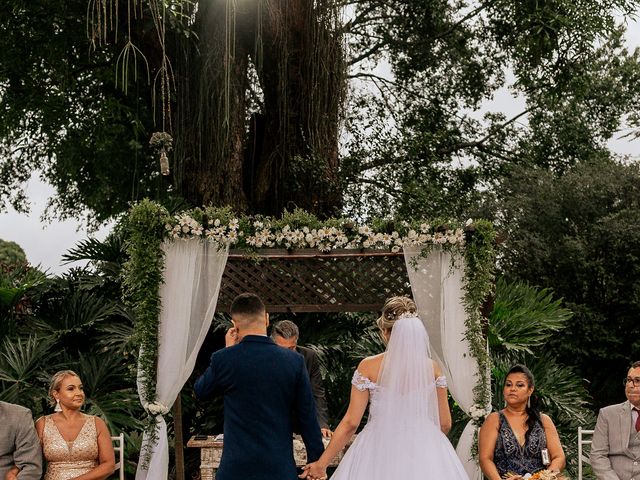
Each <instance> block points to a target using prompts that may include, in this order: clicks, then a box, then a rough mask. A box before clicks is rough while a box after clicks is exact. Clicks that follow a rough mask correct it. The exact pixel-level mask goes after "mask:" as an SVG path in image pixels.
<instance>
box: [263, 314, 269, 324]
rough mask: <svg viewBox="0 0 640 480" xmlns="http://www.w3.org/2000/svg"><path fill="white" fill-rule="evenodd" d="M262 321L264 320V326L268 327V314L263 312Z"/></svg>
mask: <svg viewBox="0 0 640 480" xmlns="http://www.w3.org/2000/svg"><path fill="white" fill-rule="evenodd" d="M264 320H265V323H266V325H265V326H266V327H268V326H269V312H265V313H264Z"/></svg>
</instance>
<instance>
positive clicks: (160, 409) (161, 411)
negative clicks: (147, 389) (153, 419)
mask: <svg viewBox="0 0 640 480" xmlns="http://www.w3.org/2000/svg"><path fill="white" fill-rule="evenodd" d="M144 409H145V410H146V411H147V412H149V414H150V415H154V416H155V415H166V414H167V413H169V407H167V406H166V405H163V404H162V403H160V402H153V403H145V404H144Z"/></svg>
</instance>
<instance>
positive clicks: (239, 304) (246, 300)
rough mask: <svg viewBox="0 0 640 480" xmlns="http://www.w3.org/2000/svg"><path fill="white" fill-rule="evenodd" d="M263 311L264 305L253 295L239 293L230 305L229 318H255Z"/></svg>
mask: <svg viewBox="0 0 640 480" xmlns="http://www.w3.org/2000/svg"><path fill="white" fill-rule="evenodd" d="M265 311H266V309H265V307H264V303H262V300H260V297H259V296H258V295H256V294H255V293H241V294H240V295H238V296H237V297H236V298H234V299H233V302H232V303H231V317H255V316H258V315H263V314H264V313H265Z"/></svg>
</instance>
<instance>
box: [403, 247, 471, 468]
mask: <svg viewBox="0 0 640 480" xmlns="http://www.w3.org/2000/svg"><path fill="white" fill-rule="evenodd" d="M421 250H422V247H420V246H405V247H404V258H405V262H406V265H407V272H408V275H409V281H410V282H411V292H412V294H413V299H414V301H415V302H416V305H417V307H418V313H419V315H420V318H421V319H422V321H423V322H424V323H425V326H426V328H427V332H428V333H429V337H430V340H431V344H432V353H435V356H437V357H438V358H437V360H438V361H439V362H440V363H441V364H442V366H443V368H444V372H445V374H446V376H447V383H448V386H449V391H450V392H451V396H452V397H453V398H454V400H455V401H456V402H457V403H458V405H459V406H460V408H461V409H462V410H464V411H465V412H466V413H469V410H470V409H471V407H472V406H473V387H474V386H475V385H476V383H477V382H478V378H479V376H478V364H477V362H476V359H475V358H473V357H472V356H471V354H470V349H469V343H468V341H467V340H466V339H465V338H464V335H465V332H466V327H465V319H466V312H465V309H464V303H463V297H464V283H463V276H464V265H463V260H462V259H460V260H458V261H457V263H456V264H455V265H452V263H451V260H452V256H451V254H450V253H449V252H446V251H443V250H442V248H441V247H438V246H435V247H434V248H433V249H432V251H431V252H430V254H429V255H428V256H427V258H421V257H420V252H421ZM475 432H476V427H475V425H474V424H473V422H471V421H470V422H469V423H468V424H467V426H466V427H465V429H464V432H463V433H462V436H461V437H460V440H459V442H458V446H457V448H456V452H457V453H458V456H459V457H460V460H461V461H462V463H463V465H464V467H465V470H466V471H467V474H468V475H469V478H470V480H481V479H482V473H481V472H480V468H479V465H478V463H477V461H476V460H475V459H474V458H473V455H472V453H471V447H472V445H473V438H474V435H475Z"/></svg>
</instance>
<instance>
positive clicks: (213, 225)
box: [204, 218, 242, 245]
mask: <svg viewBox="0 0 640 480" xmlns="http://www.w3.org/2000/svg"><path fill="white" fill-rule="evenodd" d="M239 228H240V221H239V220H238V219H237V218H232V219H231V220H230V221H229V223H228V224H226V225H225V224H223V223H222V222H221V221H220V220H219V219H217V218H216V219H215V220H209V228H207V229H206V230H205V232H204V234H205V236H206V237H207V238H208V239H209V240H211V241H212V242H216V243H218V244H220V245H227V244H228V245H233V244H235V243H237V242H238V237H240V236H242V232H238V229H239Z"/></svg>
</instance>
